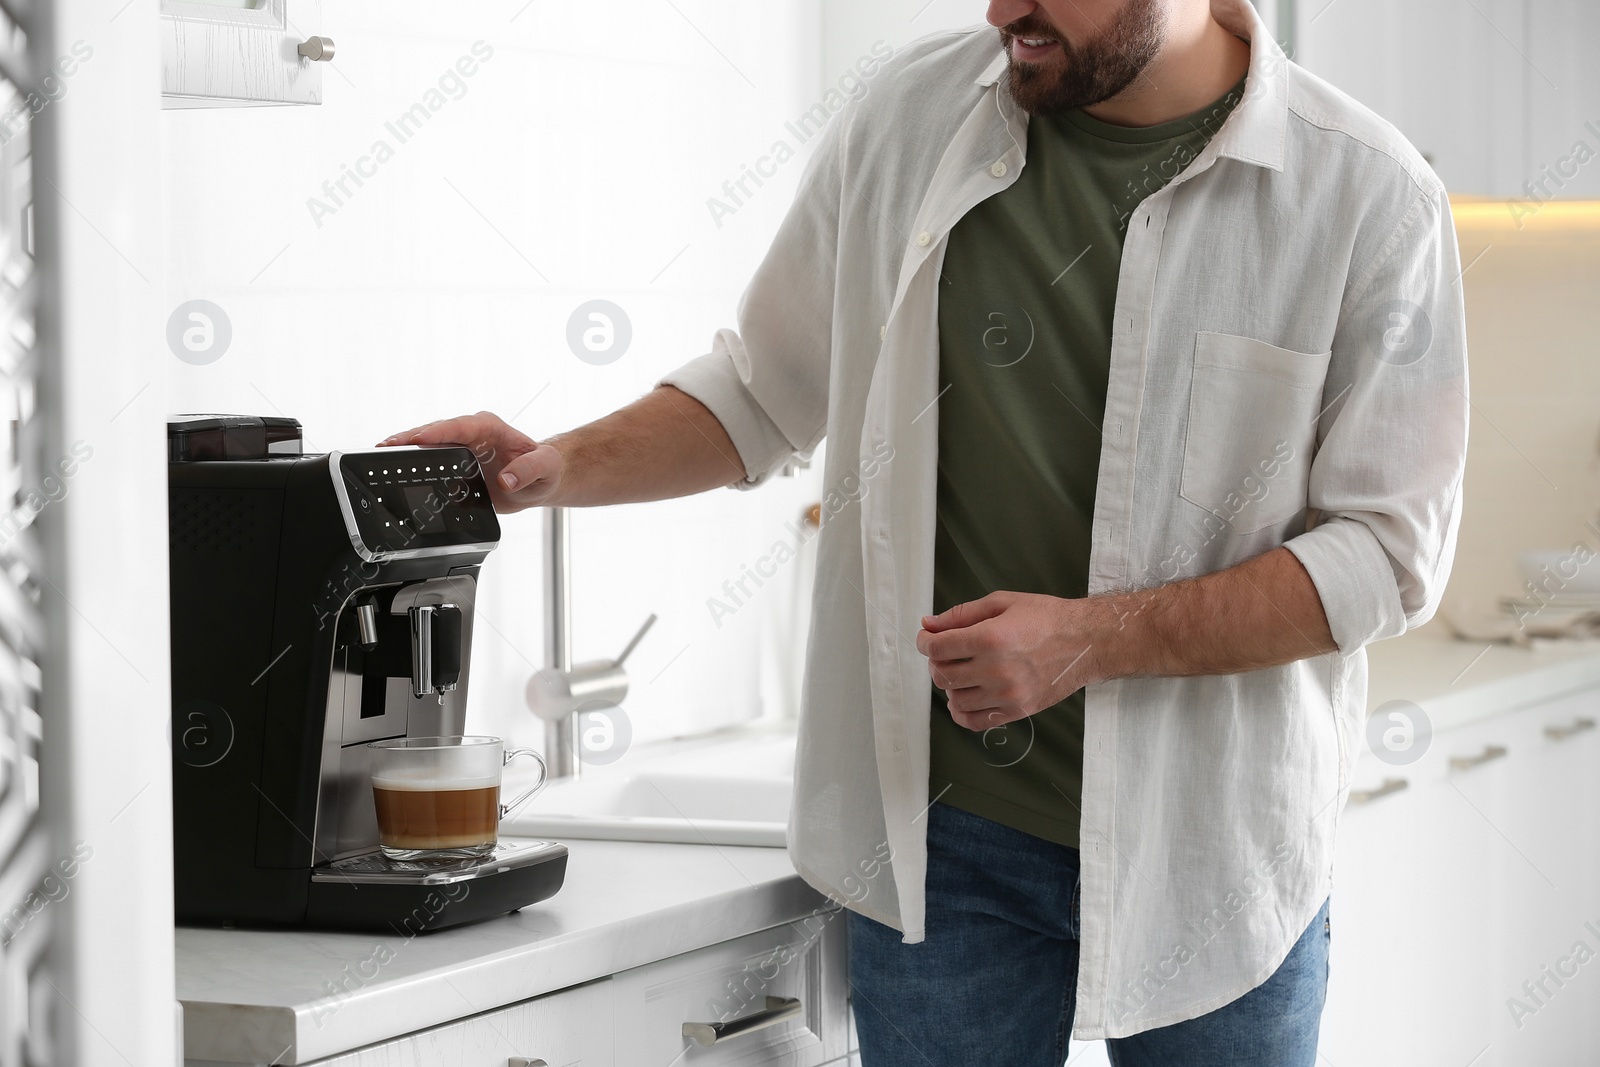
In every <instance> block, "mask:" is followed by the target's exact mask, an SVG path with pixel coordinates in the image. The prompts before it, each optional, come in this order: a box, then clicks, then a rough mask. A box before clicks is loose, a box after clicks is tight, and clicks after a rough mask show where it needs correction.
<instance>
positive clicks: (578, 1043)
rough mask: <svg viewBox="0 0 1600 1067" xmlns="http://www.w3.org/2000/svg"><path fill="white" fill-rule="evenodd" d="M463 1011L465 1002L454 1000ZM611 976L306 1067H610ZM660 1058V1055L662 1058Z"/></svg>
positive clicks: (466, 1007) (343, 1054)
mask: <svg viewBox="0 0 1600 1067" xmlns="http://www.w3.org/2000/svg"><path fill="white" fill-rule="evenodd" d="M462 1010H463V1011H470V1010H471V1008H470V1007H468V1006H467V1005H466V1004H465V1003H463V1004H462ZM611 1025H612V1009H611V979H609V978H602V979H601V980H600V981H598V982H590V983H588V984H587V985H581V986H574V987H573V988H571V989H563V990H562V991H561V992H559V993H550V994H547V995H546V996H542V997H535V998H534V999H532V1000H524V1001H522V1002H521V1003H519V1004H512V1005H510V1006H509V1007H505V1008H499V1009H497V1010H495V1011H488V1012H484V1013H483V1014H481V1015H474V1016H472V1017H471V1018H467V1019H461V1020H459V1021H458V1022H453V1023H446V1024H445V1025H443V1026H436V1027H434V1028H432V1029H431V1030H419V1031H418V1032H416V1033H414V1034H408V1035H407V1036H405V1037H400V1038H396V1039H395V1040H393V1041H385V1042H384V1043H383V1044H381V1045H369V1046H367V1047H366V1048H362V1049H356V1050H355V1051H354V1052H344V1053H340V1054H339V1055H337V1056H330V1057H328V1058H327V1059H321V1060H317V1061H316V1062H315V1064H314V1065H312V1067H506V1064H507V1063H508V1062H510V1061H511V1059H512V1058H513V1057H522V1058H523V1059H528V1060H544V1061H545V1062H546V1063H548V1064H551V1065H552V1067H579V1065H581V1067H611V1065H612V1063H614V1062H616V1061H614V1060H613V1059H612V1055H611ZM662 1062H663V1063H665V1062H666V1061H665V1060H663V1061H662Z"/></svg>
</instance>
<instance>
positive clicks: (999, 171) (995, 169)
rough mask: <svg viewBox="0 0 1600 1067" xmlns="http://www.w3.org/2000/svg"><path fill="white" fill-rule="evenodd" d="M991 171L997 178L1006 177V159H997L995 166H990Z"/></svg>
mask: <svg viewBox="0 0 1600 1067" xmlns="http://www.w3.org/2000/svg"><path fill="white" fill-rule="evenodd" d="M989 173H990V174H993V175H994V176H995V177H996V178H1004V177H1005V176H1006V161H1005V160H1003V159H997V160H995V161H994V166H992V167H990V168H989Z"/></svg>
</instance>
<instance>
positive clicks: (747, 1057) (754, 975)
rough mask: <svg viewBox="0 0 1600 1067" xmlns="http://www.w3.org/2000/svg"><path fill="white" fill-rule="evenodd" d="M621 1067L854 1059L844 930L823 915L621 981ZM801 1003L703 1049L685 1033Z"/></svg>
mask: <svg viewBox="0 0 1600 1067" xmlns="http://www.w3.org/2000/svg"><path fill="white" fill-rule="evenodd" d="M613 981H614V982H615V983H616V986H615V990H614V1000H613V1005H614V1010H615V1012H616V1025H615V1032H616V1059H617V1063H619V1064H651V1063H655V1064H667V1063H681V1064H683V1065H685V1067H692V1065H697V1064H719V1065H720V1064H762V1065H767V1064H773V1065H781V1067H820V1065H821V1064H824V1063H828V1062H830V1061H832V1060H835V1059H838V1058H839V1057H841V1056H843V1055H845V1054H846V1053H847V1052H849V1045H848V1032H847V1022H846V1015H845V1013H846V1010H847V1005H846V1001H847V993H846V988H847V987H846V982H847V979H846V976H845V923H844V917H843V913H842V912H839V911H825V912H821V913H819V914H815V915H812V916H809V917H807V918H806V919H804V920H801V921H797V922H794V923H790V924H788V925H785V926H779V927H774V928H773V929H771V930H763V931H761V932H760V933H755V934H749V935H747V936H745V937H740V938H735V939H734V940H732V941H724V942H723V943H722V944H720V945H712V946H711V947H710V948H704V949H701V950H699V951H697V952H690V953H686V954H684V955H682V956H675V957H673V958H672V959H668V960H662V961H661V962H659V963H652V964H649V965H647V966H644V967H638V968H635V969H634V970H631V971H625V972H623V973H622V974H619V975H616V976H615V978H614V979H613ZM769 997H775V998H784V999H790V998H792V999H797V1000H798V1001H799V1002H800V1007H799V1012H798V1014H796V1015H795V1016H794V1017H792V1018H788V1019H785V1020H783V1021H781V1022H778V1023H775V1024H773V1025H771V1026H767V1027H764V1028H762V1029H758V1030H753V1031H749V1032H746V1033H743V1034H740V1035H739V1036H737V1037H732V1038H726V1039H724V1040H721V1041H719V1042H717V1043H716V1044H714V1045H711V1046H709V1047H705V1046H702V1045H700V1044H699V1043H697V1042H696V1041H694V1040H692V1039H691V1038H688V1037H685V1036H684V1032H683V1028H684V1024H685V1023H718V1022H722V1023H728V1022H733V1021H736V1020H740V1019H744V1018H746V1017H748V1016H751V1015H753V1014H755V1013H757V1012H761V1011H763V1010H765V1009H767V1008H768V1004H769V1001H768V998H769Z"/></svg>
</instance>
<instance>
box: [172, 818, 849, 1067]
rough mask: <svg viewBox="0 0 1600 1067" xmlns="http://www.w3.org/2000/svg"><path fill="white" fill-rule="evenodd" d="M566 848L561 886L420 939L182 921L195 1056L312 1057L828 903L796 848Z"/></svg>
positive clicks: (187, 1024) (187, 1038) (181, 965)
mask: <svg viewBox="0 0 1600 1067" xmlns="http://www.w3.org/2000/svg"><path fill="white" fill-rule="evenodd" d="M567 847H568V849H569V850H570V853H571V855H570V859H569V860H568V864H567V878H566V884H565V885H564V886H563V887H562V889H561V891H560V892H559V893H557V894H556V895H555V896H554V897H552V898H550V899H549V900H546V901H543V902H541V903H538V904H532V905H529V906H528V907H526V908H524V909H523V910H522V911H520V912H518V913H516V914H514V915H507V916H502V917H501V918H498V919H491V920H488V921H486V922H481V923H476V924H473V925H470V926H464V927H459V928H455V929H449V930H441V931H439V932H437V933H431V934H424V935H422V936H419V937H413V938H403V937H398V936H385V935H382V934H372V933H349V934H341V933H327V932H318V931H283V930H273V931H265V930H208V929H198V928H193V927H179V928H178V931H177V946H178V959H177V962H178V999H179V1000H180V1001H182V1002H183V1009H184V1023H183V1029H184V1055H185V1057H187V1058H189V1059H197V1060H220V1061H224V1062H230V1063H238V1062H243V1063H273V1064H292V1063H305V1062H307V1061H309V1060H315V1059H318V1058H320V1057H323V1056H329V1055H332V1054H334V1053H336V1052H343V1051H346V1050H348V1049H352V1048H358V1047H360V1046H362V1045H368V1044H371V1043H373V1042H377V1041H385V1040H388V1039H390V1038H393V1037H397V1036H399V1035H400V1034H403V1033H410V1032H412V1031H415V1030H419V1029H423V1028H426V1027H430V1026H436V1025H438V1024H440V1023H446V1022H450V1021H452V1020H455V1019H460V1018H462V1017H464V1016H467V1015H472V1014H475V1013H477V1012H481V1011H487V1010H489V1009H491V1008H495V1007H500V1006H502V1005H506V1004H512V1003H515V1002H517V1001H520V1000H526V999H528V998H529V997H535V996H539V995H540V994H543V993H549V992H552V991H554V990H557V989H565V988H566V987H568V986H572V985H576V984H578V983H580V982H586V981H590V980H592V979H595V978H601V977H604V976H606V975H609V974H615V973H617V972H618V971H624V970H627V969H629V968H631V967H638V966H640V965H642V964H646V963H651V962H654V961H656V960H661V959H666V958H668V957H670V956H676V955H678V954H680V953H683V952H689V951H693V950H694V949H698V948H703V947H705V946H707V945H713V944H716V943H718V942H720V941H725V940H727V939H729V938H732V937H738V936H740V935H743V934H747V933H753V932H755V931H757V930H766V929H770V928H771V927H774V926H777V925H779V924H780V923H784V922H789V921H792V920H795V919H798V918H800V917H802V916H804V915H807V914H809V913H810V912H811V910H812V909H813V908H815V907H816V906H817V905H818V904H820V903H822V902H823V898H822V897H821V896H820V895H818V894H817V893H815V892H814V891H812V890H811V889H810V888H809V887H807V886H806V885H805V884H804V883H803V882H801V881H800V879H799V878H798V877H797V876H796V875H795V873H794V869H793V868H792V867H791V866H790V864H789V858H788V855H787V854H786V853H785V852H784V851H783V850H782V849H775V848H735V847H714V846H706V845H664V844H639V843H624V842H613V841H569V842H567ZM380 946H386V948H387V952H384V951H382V950H380ZM386 955H389V956H392V958H389V959H388V962H386V963H381V965H375V964H374V962H373V961H374V960H382V959H383V958H384V957H385V956H386ZM374 971H376V973H375V974H374V973H373V972H374ZM365 975H372V977H370V978H366V977H365Z"/></svg>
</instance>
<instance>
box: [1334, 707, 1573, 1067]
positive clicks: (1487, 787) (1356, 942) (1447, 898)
mask: <svg viewBox="0 0 1600 1067" xmlns="http://www.w3.org/2000/svg"><path fill="white" fill-rule="evenodd" d="M1597 718H1600V691H1597V690H1587V691H1584V692H1581V693H1576V694H1572V695H1570V696H1568V697H1565V698H1562V699H1559V700H1555V701H1551V702H1548V703H1544V704H1540V705H1538V706H1536V707H1532V708H1526V709H1522V710H1514V711H1508V712H1506V713H1503V714H1499V715H1494V716H1491V717H1489V718H1486V719H1482V720H1479V721H1477V722H1474V723H1472V724H1471V725H1468V726H1463V727H1460V728H1457V729H1452V730H1447V731H1443V732H1440V733H1438V734H1437V735H1435V736H1434V738H1433V740H1432V743H1431V745H1430V747H1429V748H1428V750H1427V752H1426V754H1425V755H1423V756H1422V757H1421V758H1420V759H1418V760H1417V761H1416V762H1414V763H1411V764H1408V765H1405V766H1399V767H1395V766H1388V765H1386V764H1384V763H1381V762H1379V761H1378V760H1377V759H1375V758H1373V757H1372V755H1371V754H1370V753H1364V754H1363V756H1362V759H1361V760H1360V762H1359V763H1358V766H1357V769H1356V776H1355V779H1354V782H1353V801H1352V803H1351V804H1350V805H1349V807H1348V808H1346V810H1345V812H1344V814H1343V817H1342V822H1341V825H1340V829H1339V850H1338V856H1337V859H1336V862H1335V867H1334V892H1333V905H1332V909H1331V913H1332V923H1333V942H1332V959H1331V961H1330V969H1331V975H1330V980H1329V988H1328V1004H1327V1009H1326V1011H1325V1012H1324V1016H1323V1026H1322V1051H1323V1053H1324V1054H1325V1055H1326V1058H1327V1060H1328V1062H1330V1063H1336V1064H1343V1063H1359V1064H1363V1065H1364V1067H1386V1065H1395V1067H1402V1065H1403V1067H1433V1065H1438V1067H1462V1065H1463V1064H1467V1063H1471V1064H1473V1067H1522V1065H1525V1064H1540V1065H1541V1067H1565V1065H1568V1064H1571V1065H1574V1067H1577V1065H1587V1064H1593V1063H1596V1062H1600V1023H1597V1021H1596V1020H1600V956H1597V958H1595V959H1594V960H1593V962H1590V963H1586V964H1578V963H1576V962H1574V961H1572V957H1573V955H1574V946H1575V944H1576V943H1577V942H1579V941H1582V942H1584V943H1585V944H1586V945H1587V946H1588V950H1589V951H1590V952H1593V953H1596V954H1600V790H1597V786H1596V779H1597V778H1600V774H1597V772H1600V736H1597V731H1596V730H1595V729H1594V728H1593V726H1592V724H1593V723H1594V722H1595V720H1596V719H1597ZM1502 753H1503V754H1502ZM1399 781H1404V782H1405V787H1404V788H1400V789H1395V788H1394V784H1395V783H1396V782H1399ZM1386 784H1387V785H1388V789H1387V790H1386V789H1385V785H1386ZM1363 797H1367V798H1368V799H1365V800H1364V802H1363V799H1362V798H1363ZM1589 922H1594V923H1595V924H1596V926H1595V929H1594V930H1591V929H1589V927H1588V926H1587V925H1586V924H1587V923H1589ZM1563 960H1567V961H1569V962H1567V963H1566V964H1563V963H1562V961H1563ZM1547 966H1548V967H1549V968H1551V970H1552V972H1554V971H1556V970H1562V971H1564V972H1572V973H1570V974H1567V975H1566V977H1565V978H1562V976H1561V974H1555V976H1554V977H1548V976H1547V974H1548V973H1549V972H1546V971H1545V970H1544V968H1546V967H1547ZM1558 980H1559V982H1560V984H1558ZM1541 981H1542V982H1543V986H1544V990H1543V991H1541V990H1540V989H1539V985H1538V984H1539V983H1540V982H1541ZM1524 983H1534V990H1535V994H1534V995H1536V996H1537V997H1538V1003H1535V1002H1534V1001H1533V1000H1531V999H1530V998H1529V994H1528V993H1527V991H1526V989H1525V988H1524ZM1516 1000H1520V1001H1522V1002H1524V1003H1526V1004H1527V1005H1528V1007H1529V1008H1531V1009H1533V1010H1532V1011H1528V1012H1525V1011H1518V1010H1513V1002H1514V1001H1516Z"/></svg>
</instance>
